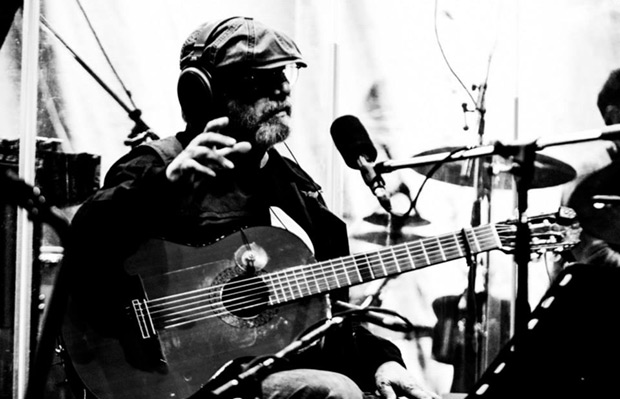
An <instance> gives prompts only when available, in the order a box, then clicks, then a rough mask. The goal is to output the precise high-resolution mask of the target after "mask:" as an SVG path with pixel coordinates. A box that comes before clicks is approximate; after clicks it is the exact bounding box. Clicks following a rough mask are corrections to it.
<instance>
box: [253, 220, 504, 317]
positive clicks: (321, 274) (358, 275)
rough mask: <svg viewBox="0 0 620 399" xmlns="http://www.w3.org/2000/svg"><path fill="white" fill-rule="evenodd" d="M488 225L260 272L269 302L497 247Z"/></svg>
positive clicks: (306, 294) (290, 298) (338, 286)
mask: <svg viewBox="0 0 620 399" xmlns="http://www.w3.org/2000/svg"><path fill="white" fill-rule="evenodd" d="M500 246H501V241H500V238H499V236H498V234H497V231H496V229H495V227H494V226H492V225H484V226H478V227H474V228H466V229H462V230H460V231H458V232H453V233H450V234H444V235H440V236H436V237H431V238H424V239H421V240H417V241H411V242H406V243H403V244H399V245H395V246H392V247H389V248H385V249H381V250H379V251H376V252H366V253H359V254H355V255H351V256H345V257H342V258H336V259H331V260H328V261H324V262H317V263H313V264H309V265H304V266H298V267H292V268H288V269H285V270H281V271H279V272H274V273H268V274H265V275H262V278H263V280H264V281H265V283H266V284H267V285H269V286H270V291H271V294H270V297H269V304H270V305H277V304H281V303H284V302H289V301H293V300H296V299H300V298H304V297H308V296H311V295H316V294H321V293H324V292H328V291H332V290H335V289H338V288H343V287H350V286H354V285H357V284H362V283H365V282H369V281H372V280H376V279H380V278H384V277H388V276H391V275H395V274H400V273H405V272H408V271H412V270H417V269H421V268H424V267H426V266H431V265H434V264H438V263H442V262H447V261H450V260H455V259H459V258H462V257H465V256H467V255H468V254H477V253H480V252H485V251H490V250H493V249H497V248H500Z"/></svg>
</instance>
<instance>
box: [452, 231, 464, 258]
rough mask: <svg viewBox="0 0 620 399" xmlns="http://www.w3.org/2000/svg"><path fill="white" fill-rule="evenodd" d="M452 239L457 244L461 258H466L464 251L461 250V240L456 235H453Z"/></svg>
mask: <svg viewBox="0 0 620 399" xmlns="http://www.w3.org/2000/svg"><path fill="white" fill-rule="evenodd" d="M452 238H453V239H454V243H455V244H456V248H457V249H458V250H459V257H463V256H465V254H463V249H462V248H461V243H460V242H459V238H458V236H457V235H456V233H452Z"/></svg>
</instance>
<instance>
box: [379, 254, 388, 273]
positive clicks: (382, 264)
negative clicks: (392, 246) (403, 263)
mask: <svg viewBox="0 0 620 399" xmlns="http://www.w3.org/2000/svg"><path fill="white" fill-rule="evenodd" d="M379 262H380V263H381V269H382V270H383V275H384V276H387V274H388V272H387V269H386V268H385V263H384V262H383V258H382V257H381V255H379Z"/></svg>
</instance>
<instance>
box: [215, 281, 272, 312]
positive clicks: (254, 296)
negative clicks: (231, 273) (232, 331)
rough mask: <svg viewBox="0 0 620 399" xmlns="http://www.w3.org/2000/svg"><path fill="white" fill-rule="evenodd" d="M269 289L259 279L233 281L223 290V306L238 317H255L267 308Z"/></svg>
mask: <svg viewBox="0 0 620 399" xmlns="http://www.w3.org/2000/svg"><path fill="white" fill-rule="evenodd" d="M268 302H269V289H268V287H267V285H266V284H264V283H263V282H262V281H260V280H258V279H253V280H252V281H251V282H250V281H247V277H245V276H238V277H235V278H233V279H231V280H230V281H229V282H228V283H226V285H224V289H223V290H222V304H223V305H224V307H225V308H226V310H228V311H229V312H230V313H232V314H234V315H235V316H238V317H243V318H250V317H255V316H256V315H258V314H259V313H261V312H263V311H264V310H265V309H266V308H267V304H268Z"/></svg>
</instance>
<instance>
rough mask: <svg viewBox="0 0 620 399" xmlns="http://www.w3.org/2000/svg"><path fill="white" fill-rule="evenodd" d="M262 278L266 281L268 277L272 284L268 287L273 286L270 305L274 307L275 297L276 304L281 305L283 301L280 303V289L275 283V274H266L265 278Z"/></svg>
mask: <svg viewBox="0 0 620 399" xmlns="http://www.w3.org/2000/svg"><path fill="white" fill-rule="evenodd" d="M262 277H263V279H266V278H267V277H268V278H269V280H270V284H268V285H270V286H271V290H270V292H271V294H272V295H269V305H274V299H273V298H272V296H273V297H275V302H276V303H280V302H281V301H280V297H279V294H278V287H277V286H276V284H274V282H273V274H266V275H265V276H262Z"/></svg>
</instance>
